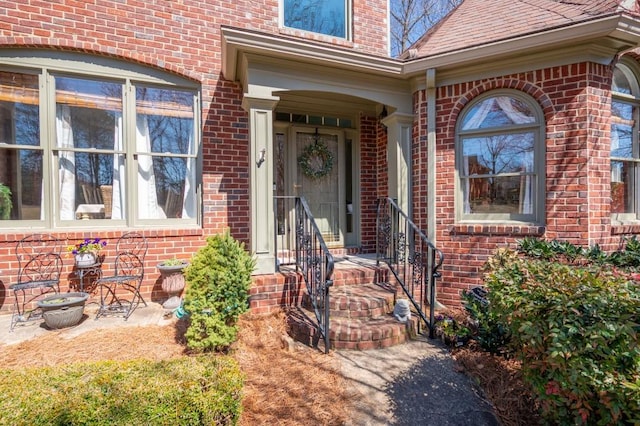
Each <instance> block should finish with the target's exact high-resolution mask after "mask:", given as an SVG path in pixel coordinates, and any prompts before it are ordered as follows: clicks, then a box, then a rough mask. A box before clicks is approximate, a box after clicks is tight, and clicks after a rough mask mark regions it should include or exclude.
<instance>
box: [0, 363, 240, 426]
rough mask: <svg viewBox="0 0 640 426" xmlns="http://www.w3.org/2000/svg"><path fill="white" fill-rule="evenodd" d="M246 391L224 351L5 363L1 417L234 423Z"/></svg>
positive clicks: (43, 421) (28, 421) (0, 374)
mask: <svg viewBox="0 0 640 426" xmlns="http://www.w3.org/2000/svg"><path fill="white" fill-rule="evenodd" d="M241 392H242V376H241V374H240V370H239V367H238V365H237V363H236V362H235V361H234V360H233V359H231V358H230V357H223V356H199V357H183V358H180V359H175V360H170V361H162V362H153V361H147V360H137V361H127V362H114V361H108V362H96V363H77V364H72V365H67V366H63V367H48V368H39V369H35V368H29V369H22V370H2V371H0V407H2V410H0V424H3V425H17V426H19V425H30V426H31V425H34V426H38V425H93V426H97V425H105V426H106V425H140V424H148V425H150V424H154V425H156V424H165V425H203V424H207V425H213V424H215V425H234V424H236V423H237V421H238V419H239V417H240V412H241Z"/></svg>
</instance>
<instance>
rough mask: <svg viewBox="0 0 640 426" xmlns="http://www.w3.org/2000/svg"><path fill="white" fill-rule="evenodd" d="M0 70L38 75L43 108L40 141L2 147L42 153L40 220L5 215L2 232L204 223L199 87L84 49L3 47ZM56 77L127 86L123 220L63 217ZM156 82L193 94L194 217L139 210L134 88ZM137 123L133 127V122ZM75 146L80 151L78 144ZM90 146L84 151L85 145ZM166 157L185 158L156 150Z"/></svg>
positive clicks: (152, 84)
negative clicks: (149, 215) (152, 215)
mask: <svg viewBox="0 0 640 426" xmlns="http://www.w3.org/2000/svg"><path fill="white" fill-rule="evenodd" d="M0 70H2V71H7V72H15V73H24V74H32V75H34V74H35V75H38V76H39V82H40V83H39V86H40V87H39V89H40V90H39V110H40V117H39V122H40V145H39V146H36V147H34V146H16V145H8V146H3V148H9V149H21V148H22V149H25V148H26V149H31V150H38V151H42V152H43V154H44V155H43V156H44V159H43V182H42V185H43V200H42V209H43V213H42V216H43V218H42V220H2V221H0V231H1V230H3V229H4V230H6V229H16V228H48V229H64V228H95V227H99V228H113V227H118V228H122V227H147V228H148V227H152V228H153V227H160V228H165V227H168V226H170V227H194V226H195V227H199V226H201V222H202V214H201V210H202V207H201V206H202V202H201V179H202V158H201V155H199V152H200V150H201V140H202V134H201V132H202V130H201V129H202V126H201V124H200V123H201V96H200V86H199V85H198V84H195V83H193V82H191V81H188V80H185V79H183V78H180V77H178V76H174V75H171V74H168V73H164V72H162V71H159V70H154V69H150V68H146V67H144V66H141V65H137V64H130V63H125V62H122V61H117V60H114V59H110V58H103V57H95V56H91V55H85V54H80V53H65V52H51V51H30V50H27V49H16V50H5V51H2V50H0ZM55 76H66V77H72V78H74V77H75V78H80V79H94V80H95V79H98V80H99V81H112V82H118V83H121V84H122V86H123V98H122V100H123V111H122V117H123V118H122V119H123V122H125V121H126V122H127V123H129V124H127V125H125V126H124V129H123V140H124V142H125V148H124V153H125V155H126V165H127V166H126V169H127V171H126V179H127V189H128V190H127V194H126V213H125V219H122V220H116V219H114V220H108V219H88V220H61V219H60V213H59V212H60V206H59V194H60V187H59V179H58V173H59V171H58V166H59V164H58V159H59V152H60V150H59V149H58V148H57V146H56V136H55V135H56V123H55V116H56V114H55V111H56V99H55V98H56V94H55ZM137 84H139V85H143V86H153V87H157V88H161V89H168V90H172V89H175V90H184V91H190V92H193V94H194V112H193V114H194V123H193V129H194V130H193V132H194V134H193V140H194V147H193V149H194V153H193V154H191V155H189V157H192V158H193V159H194V162H195V165H196V167H195V182H194V186H195V188H194V189H193V190H194V196H195V201H194V206H193V209H194V211H195V214H194V215H193V217H192V218H166V219H164V218H163V219H140V218H138V216H139V215H138V210H137V192H136V187H137V184H136V183H135V182H136V180H137V157H138V155H139V154H141V153H139V152H137V150H136V146H135V135H133V138H132V133H135V121H136V119H135V99H134V98H135V96H134V95H135V87H136V85H137ZM131 123H133V127H132V125H131ZM75 150H76V151H82V150H80V149H75ZM85 151H86V150H85ZM95 152H96V153H104V154H113V152H114V151H112V150H109V151H104V152H102V151H101V150H96V151H95ZM153 155H154V156H155V155H158V156H164V157H187V156H186V155H181V154H170V153H153Z"/></svg>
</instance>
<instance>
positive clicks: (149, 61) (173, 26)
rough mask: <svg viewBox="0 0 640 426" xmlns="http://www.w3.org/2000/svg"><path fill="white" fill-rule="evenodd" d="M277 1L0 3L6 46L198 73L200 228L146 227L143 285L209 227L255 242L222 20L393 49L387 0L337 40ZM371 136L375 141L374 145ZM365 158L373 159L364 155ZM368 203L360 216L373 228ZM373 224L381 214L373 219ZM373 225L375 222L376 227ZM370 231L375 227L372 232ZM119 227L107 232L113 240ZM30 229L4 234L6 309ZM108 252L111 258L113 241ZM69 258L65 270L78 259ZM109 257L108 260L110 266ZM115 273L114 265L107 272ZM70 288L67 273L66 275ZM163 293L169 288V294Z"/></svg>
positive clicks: (0, 259)
mask: <svg viewBox="0 0 640 426" xmlns="http://www.w3.org/2000/svg"><path fill="white" fill-rule="evenodd" d="M278 5H279V1H278V0H263V1H261V2H257V1H249V0H238V1H233V2H202V1H195V0H185V1H180V2H176V1H168V0H164V1H162V0H158V1H153V2H149V1H142V0H103V1H83V2H78V1H61V2H43V1H36V0H17V1H13V2H5V3H4V4H3V6H2V7H1V8H0V48H3V47H8V48H51V49H56V50H60V51H75V52H83V53H91V54H96V55H101V56H106V57H111V58H118V59H122V60H124V61H130V62H134V63H139V64H142V65H145V66H148V67H153V68H157V69H161V70H164V71H168V72H171V73H174V74H176V75H180V76H183V77H185V78H188V79H191V80H193V81H197V82H199V83H200V84H201V89H202V92H201V93H202V123H203V128H202V155H203V182H202V184H203V210H204V217H203V230H192V229H184V230H182V229H176V230H162V231H144V234H145V236H146V237H147V238H149V241H150V247H151V248H150V251H149V255H148V257H147V265H148V267H147V271H146V272H147V278H146V279H145V282H144V285H143V294H144V295H145V297H147V299H149V298H150V299H155V298H161V296H162V295H161V293H158V292H160V291H161V290H159V288H160V287H159V273H157V271H156V270H155V264H157V263H159V262H160V260H162V259H165V258H167V257H173V256H178V257H184V258H188V257H189V256H190V254H191V253H193V252H195V251H196V250H197V248H198V247H200V246H202V245H203V244H204V238H205V237H206V236H207V235H210V234H215V233H219V232H222V231H224V230H225V229H227V228H230V229H231V233H232V234H233V236H234V237H236V238H238V239H239V240H241V241H244V242H248V240H249V236H250V222H249V219H250V218H249V210H250V209H249V207H250V206H249V203H250V201H249V175H248V167H249V135H248V120H247V114H246V112H245V111H244V110H243V109H242V108H241V101H242V89H241V87H240V86H239V85H238V84H236V83H234V82H229V81H225V80H224V79H222V77H221V57H222V52H221V39H220V26H222V25H225V26H233V27H239V28H247V29H252V30H258V31H263V32H268V33H272V34H280V35H285V36H290V35H293V36H296V37H302V38H305V39H307V40H313V41H315V42H319V43H329V44H333V45H337V46H340V47H342V48H348V49H355V50H359V51H361V52H364V53H368V54H372V55H379V56H386V53H387V34H386V31H387V25H386V5H387V2H386V0H354V1H353V9H354V13H355V15H356V17H355V18H354V22H353V40H351V41H345V40H334V39H332V38H330V37H325V36H322V35H316V34H309V33H305V32H301V31H293V30H288V29H281V28H279V25H278V7H279V6H278ZM363 127H364V133H366V134H368V135H369V136H368V137H367V140H366V141H365V142H364V143H363V151H362V153H363V159H364V158H366V159H368V158H369V156H370V155H374V156H375V135H376V129H375V120H372V119H365V120H363ZM372 145H373V146H372ZM367 161H368V160H367ZM375 178H376V176H375V173H374V174H371V173H369V174H368V178H367V182H366V185H368V186H367V188H368V189H366V190H365V191H364V193H363V194H364V197H365V198H366V199H364V201H363V206H365V205H366V206H367V209H371V207H370V206H371V197H372V196H375V193H376V185H375ZM371 223H372V219H371V215H370V214H369V211H368V210H367V214H365V215H364V218H363V224H364V226H365V227H366V228H367V229H369V228H370V227H371ZM373 223H375V220H373ZM369 231H371V230H370V229H369ZM369 231H368V232H369ZM121 233H122V232H121V231H108V232H107V231H100V237H105V238H109V239H110V240H111V241H112V242H114V241H115V239H117V237H118V236H120V235H121ZM53 234H54V235H55V236H57V237H59V238H61V239H64V240H65V241H67V242H69V243H73V242H74V241H75V240H77V239H81V238H84V237H85V236H89V233H88V232H87V233H83V232H75V231H70V232H53ZM24 235H25V234H24V233H15V234H11V235H6V234H3V235H2V236H1V237H0V271H3V272H2V275H0V277H1V278H0V290H1V289H5V290H4V292H2V291H0V295H1V296H2V300H1V301H0V311H3V312H4V311H8V310H9V309H10V306H11V303H12V302H13V301H12V294H10V293H9V292H8V291H7V290H6V289H7V287H8V285H9V284H11V283H13V282H15V279H16V276H15V271H16V268H17V262H16V261H15V256H14V254H13V252H14V247H15V243H16V241H17V240H19V239H20V238H21V237H23V236H24ZM109 247H111V248H108V249H107V250H106V252H105V254H106V256H107V259H109V258H112V257H113V254H114V253H113V252H112V248H114V247H115V243H113V244H110V246H109ZM66 263H67V265H65V274H64V276H65V277H68V276H69V274H70V273H71V269H72V266H71V264H72V262H70V261H68V262H66ZM105 266H106V265H105ZM105 272H106V273H108V270H107V271H105ZM63 281H64V282H63V287H64V288H66V287H67V286H68V284H69V283H68V281H66V280H63ZM162 297H163V296H162Z"/></svg>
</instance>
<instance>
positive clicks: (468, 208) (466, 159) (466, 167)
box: [462, 155, 471, 213]
mask: <svg viewBox="0 0 640 426" xmlns="http://www.w3.org/2000/svg"><path fill="white" fill-rule="evenodd" d="M463 159H464V163H463V164H462V167H463V169H464V170H463V171H462V173H464V175H465V176H469V156H468V155H465V156H464V157H463ZM470 186H471V179H469V178H467V179H465V180H464V201H463V203H464V205H463V212H464V213H471V203H470V202H469V187H470Z"/></svg>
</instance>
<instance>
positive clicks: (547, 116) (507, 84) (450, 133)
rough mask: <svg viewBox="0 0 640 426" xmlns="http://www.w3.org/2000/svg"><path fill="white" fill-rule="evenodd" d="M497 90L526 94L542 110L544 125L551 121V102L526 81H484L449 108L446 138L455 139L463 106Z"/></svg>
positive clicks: (506, 79)
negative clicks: (516, 91)
mask: <svg viewBox="0 0 640 426" xmlns="http://www.w3.org/2000/svg"><path fill="white" fill-rule="evenodd" d="M498 89H514V90H518V91H520V92H522V93H526V94H527V95H529V96H531V97H532V98H533V99H534V100H535V101H536V102H537V103H538V105H539V106H540V108H541V109H542V114H543V115H544V120H545V123H546V122H549V121H551V120H552V118H553V115H554V114H555V110H554V107H553V102H552V101H551V99H550V98H549V96H547V94H546V93H545V92H544V91H543V90H542V89H541V88H540V87H539V86H536V85H535V84H533V83H530V82H528V81H523V80H519V79H515V78H504V79H498V80H490V81H484V82H481V83H480V84H477V85H476V86H475V87H473V88H471V89H470V90H468V91H467V92H465V93H463V94H462V95H461V96H460V97H459V98H458V100H457V101H456V103H455V104H454V105H453V107H452V108H451V112H450V113H449V119H448V121H447V122H448V125H447V137H451V138H453V137H455V131H456V123H457V122H458V118H459V117H460V113H461V112H462V110H463V109H464V107H465V106H467V105H468V104H469V102H471V101H472V100H473V99H475V98H477V97H478V96H480V95H481V94H483V93H486V92H489V91H492V90H498Z"/></svg>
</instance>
